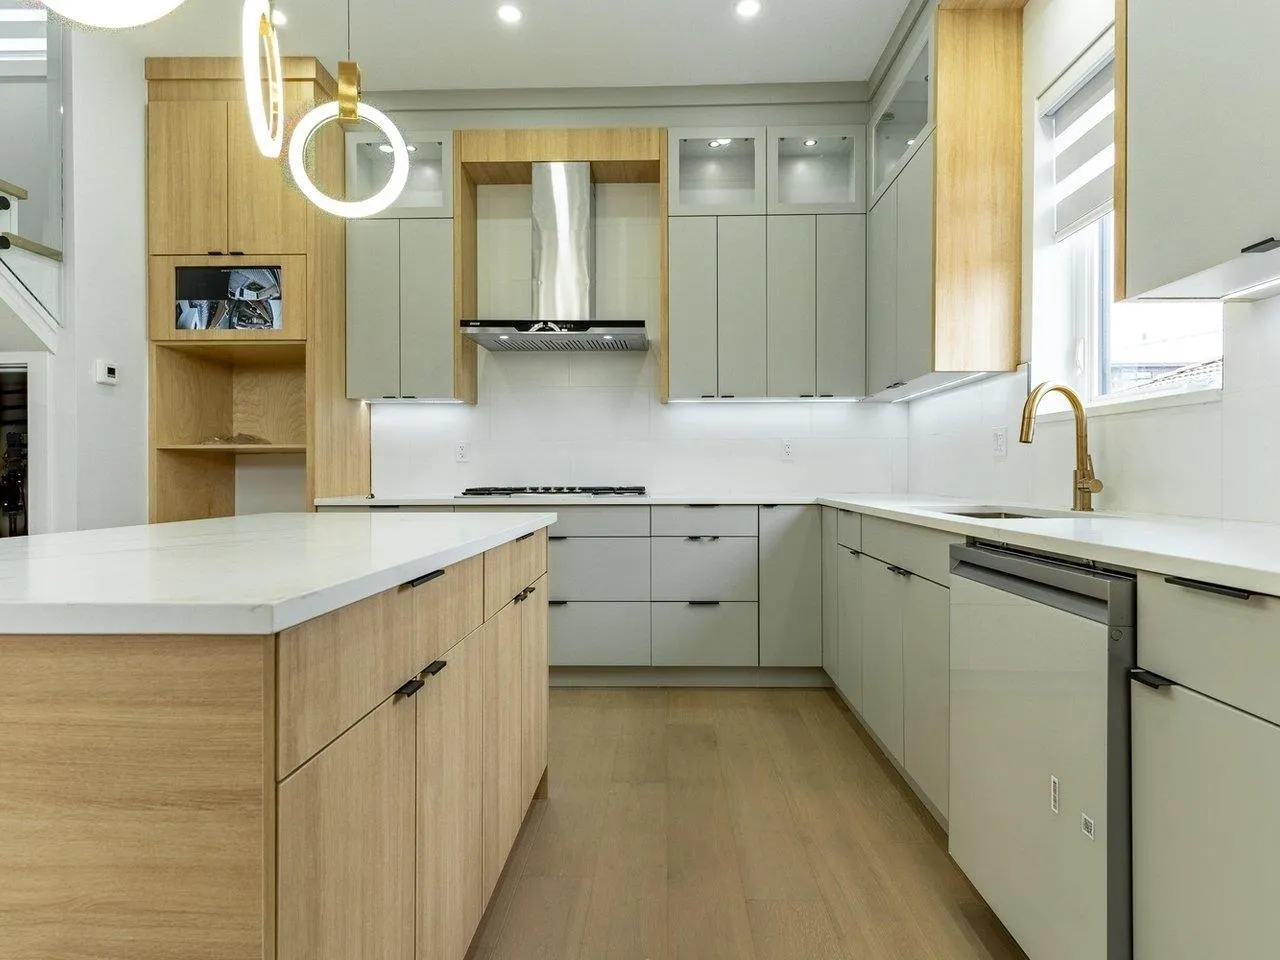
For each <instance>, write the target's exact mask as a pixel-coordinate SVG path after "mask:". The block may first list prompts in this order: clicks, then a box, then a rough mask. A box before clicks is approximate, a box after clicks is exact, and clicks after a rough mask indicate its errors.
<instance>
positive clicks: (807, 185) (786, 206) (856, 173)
mask: <svg viewBox="0 0 1280 960" xmlns="http://www.w3.org/2000/svg"><path fill="white" fill-rule="evenodd" d="M866 156H867V128H866V127H865V126H864V125H862V124H851V125H849V126H844V127H817V126H815V127H770V128H769V213H865V212H866V210H867V197H866V191H867V187H866V184H867V178H866Z"/></svg>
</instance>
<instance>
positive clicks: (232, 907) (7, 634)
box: [0, 512, 555, 960]
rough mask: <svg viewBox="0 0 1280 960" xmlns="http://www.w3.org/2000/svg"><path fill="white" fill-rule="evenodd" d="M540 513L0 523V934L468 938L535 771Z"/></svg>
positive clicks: (279, 947) (9, 947) (227, 953)
mask: <svg viewBox="0 0 1280 960" xmlns="http://www.w3.org/2000/svg"><path fill="white" fill-rule="evenodd" d="M554 521H555V515H554V514H552V513H536V512H530V513H527V514H503V515H491V516H470V515H458V516H452V515H429V514H422V515H413V516H406V515H397V516H387V515H377V514H375V515H366V516H359V515H341V516H320V515H315V514H309V515H308V514H288V515H284V514H281V515H268V516H262V517H240V518H226V519H218V520H201V521H193V522H187V523H176V524H161V525H154V526H149V527H129V528H121V529H116V530H103V531H91V532H81V533H73V534H57V535H49V536H42V537H32V538H29V539H26V540H21V541H19V540H12V541H7V542H5V543H3V544H0V623H2V624H3V626H2V627H0V631H3V633H0V727H3V730H4V736H3V737H2V738H0V942H3V943H4V944H5V947H4V950H3V951H0V952H3V953H5V955H7V956H15V957H24V958H32V960H44V958H49V960H53V958H58V960H75V958H90V957H93V958H120V960H124V958H130V960H152V958H156V960H159V958H171V957H179V956H181V957H191V958H197V957H198V958H228V960H230V958H237V960H239V958H250V957H254V958H256V957H261V958H264V960H267V958H279V960H286V958H287V960H293V958H297V960H303V958H305V960H327V958H333V960H338V958H342V960H346V958H350V957H358V956H368V957H372V956H382V957H406V958H407V957H414V956H417V957H421V958H437V957H438V958H455V957H456V958H459V960H460V958H461V957H462V956H463V955H464V954H465V952H466V949H467V945H468V944H469V942H470V940H471V937H472V934H473V933H474V931H475V929H476V927H477V926H478V924H479V921H480V918H481V916H482V915H483V912H484V909H485V906H486V904H487V902H488V900H489V897H490V896H491V894H492V892H493V890H494V887H495V885H496V883H497V879H498V876H499V875H500V873H501V871H502V868H503V866H504V864H505V862H506V859H507V855H508V854H509V852H510V850H511V847H512V845H513V844H514V842H515V838H516V835H517V833H518V832H519V829H520V826H521V823H522V821H523V818H524V814H525V812H526V811H527V809H528V808H529V805H530V803H531V801H532V799H533V797H534V796H535V794H536V793H537V792H538V791H539V790H540V789H544V788H545V772H546V765H547V764H546V715H547V630H546V617H547V589H546V528H547V527H548V526H549V525H550V524H552V523H553V522H554Z"/></svg>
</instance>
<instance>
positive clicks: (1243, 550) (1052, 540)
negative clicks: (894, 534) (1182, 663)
mask: <svg viewBox="0 0 1280 960" xmlns="http://www.w3.org/2000/svg"><path fill="white" fill-rule="evenodd" d="M818 502H819V503H821V504H823V505H825V506H829V507H840V508H842V509H845V510H853V511H855V512H857V513H861V514H864V515H868V516H876V517H882V518H883V519H886V520H898V521H901V522H904V523H914V524H917V525H918V526H924V527H931V528H933V529H935V530H942V531H945V532H947V533H954V534H957V535H960V536H965V537H978V538H981V539H984V540H990V541H993V542H997V543H1007V544H1010V545H1012V546H1016V547H1022V548H1025V549H1028V550H1038V551H1042V552H1045V553H1055V554H1059V555H1062V556H1068V557H1078V558H1080V559H1084V560H1093V561H1096V562H1098V563H1104V564H1110V565H1112V566H1117V567H1125V568H1128V569H1131V570H1145V571H1149V572H1151V573H1158V574H1162V575H1164V576H1173V577H1185V578H1187V579H1191V580H1201V581H1205V582H1208V583H1216V584H1222V585H1224V586H1231V587H1238V588H1240V589H1243V590H1251V591H1253V592H1255V593H1265V594H1270V595H1272V596H1280V525H1278V524H1271V523H1244V522H1241V521H1235V520H1202V519H1195V518H1191V517H1170V516H1157V515H1154V514H1145V515H1139V514H1119V513H1093V514H1071V513H1069V512H1068V511H1062V510H1056V511H1045V512H1047V513H1050V514H1052V515H1051V516H1047V517H1036V518H1033V519H1028V520H979V519H975V518H972V517H957V516H952V515H950V514H948V513H947V512H946V511H953V510H965V509H988V508H990V506H991V505H990V504H988V503H984V502H983V501H974V500H954V499H949V498H943V497H923V496H912V495H897V496H887V495H874V494H839V495H836V496H824V497H819V498H818ZM1005 507H1008V508H1010V509H1012V510H1017V509H1024V510H1026V511H1027V512H1034V511H1037V510H1044V508H1041V507H1035V506H1032V505H1018V504H999V505H998V508H1005Z"/></svg>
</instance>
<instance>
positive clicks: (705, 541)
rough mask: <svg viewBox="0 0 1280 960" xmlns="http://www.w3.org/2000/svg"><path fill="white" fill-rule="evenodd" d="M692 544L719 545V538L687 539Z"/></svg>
mask: <svg viewBox="0 0 1280 960" xmlns="http://www.w3.org/2000/svg"><path fill="white" fill-rule="evenodd" d="M685 539H686V540H688V541H689V542H690V543H717V542H719V540H720V538H719V537H685Z"/></svg>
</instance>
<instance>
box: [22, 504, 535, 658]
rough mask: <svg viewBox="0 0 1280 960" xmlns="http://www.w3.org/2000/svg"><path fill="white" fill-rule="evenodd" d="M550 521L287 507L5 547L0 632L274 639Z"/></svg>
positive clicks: (530, 516)
mask: <svg viewBox="0 0 1280 960" xmlns="http://www.w3.org/2000/svg"><path fill="white" fill-rule="evenodd" d="M555 519H556V516H555V514H554V513H548V512H545V511H543V512H539V511H536V510H530V511H529V512H528V513H519V514H513V513H507V512H502V513H492V514H475V513H458V514H455V513H410V512H405V513H383V512H380V511H372V512H370V513H363V514H362V513H331V514H315V513H279V514H265V515H260V516H249V517H228V518H225V519H217V520H193V521H188V522H186V523H164V524H153V525H149V526H138V527H118V528H115V529H109V530H86V531H81V532H77V533H57V534H46V535H43V536H34V537H22V538H13V539H5V540H0V622H2V623H3V627H0V632H2V633H4V634H228V635H230V634H268V633H275V632H277V631H279V630H284V629H286V628H288V627H291V626H294V625H296V624H299V623H302V622H303V621H306V620H310V619H312V618H313V617H318V616H322V615H323V614H326V613H330V612H332V611H334V610H337V609H338V608H340V607H344V606H347V605H348V604H352V603H355V602H357V601H360V600H363V599H365V598H366V597H371V596H373V595H374V594H377V593H381V592H382V591H383V590H388V589H390V588H392V587H394V586H397V585H399V584H401V583H405V582H407V581H409V580H412V579H414V578H415V577H419V576H422V575H423V574H424V573H430V572H431V571H433V570H439V569H440V568H441V567H447V566H449V565H450V564H454V563H458V562H459V561H462V560H466V559H468V558H470V557H474V556H476V555H477V554H480V553H483V552H484V551H486V550H490V549H492V548H494V547H497V546H501V545H502V544H504V543H508V542H510V541H512V540H515V539H516V538H518V537H522V536H524V535H525V534H528V533H533V532H536V531H537V530H540V529H542V528H543V527H548V526H550V525H551V524H552V523H554V522H555ZM2 642H3V639H2V638H0V643H2Z"/></svg>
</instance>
